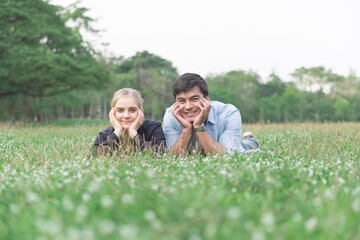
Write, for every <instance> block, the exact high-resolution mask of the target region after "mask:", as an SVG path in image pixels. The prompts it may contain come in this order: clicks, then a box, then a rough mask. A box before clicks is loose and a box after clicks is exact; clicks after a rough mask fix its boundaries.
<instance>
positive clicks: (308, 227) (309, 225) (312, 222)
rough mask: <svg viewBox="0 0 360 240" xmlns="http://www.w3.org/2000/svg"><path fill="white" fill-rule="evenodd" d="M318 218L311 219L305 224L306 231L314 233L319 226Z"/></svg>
mask: <svg viewBox="0 0 360 240" xmlns="http://www.w3.org/2000/svg"><path fill="white" fill-rule="evenodd" d="M317 222H318V220H317V218H316V217H312V218H309V219H308V220H307V221H306V222H305V229H306V230H307V231H312V230H314V228H315V227H316V225H317Z"/></svg>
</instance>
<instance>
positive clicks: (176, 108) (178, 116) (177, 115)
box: [171, 102, 192, 129]
mask: <svg viewBox="0 0 360 240" xmlns="http://www.w3.org/2000/svg"><path fill="white" fill-rule="evenodd" d="M181 110H182V109H181V108H180V103H178V102H175V103H174V105H173V106H172V108H171V113H172V114H173V115H174V117H175V118H176V119H177V120H178V121H179V123H180V124H181V125H182V126H183V127H184V129H192V124H191V122H189V121H187V120H186V119H185V118H183V116H182V115H181Z"/></svg>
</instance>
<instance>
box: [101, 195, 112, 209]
mask: <svg viewBox="0 0 360 240" xmlns="http://www.w3.org/2000/svg"><path fill="white" fill-rule="evenodd" d="M100 203H101V206H102V207H104V208H107V207H111V206H112V203H113V201H112V199H111V197H110V196H109V195H105V196H102V197H101V202H100Z"/></svg>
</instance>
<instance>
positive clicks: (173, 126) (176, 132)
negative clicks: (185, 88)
mask: <svg viewBox="0 0 360 240" xmlns="http://www.w3.org/2000/svg"><path fill="white" fill-rule="evenodd" d="M163 125H164V134H165V139H166V144H167V146H168V148H169V149H170V148H171V147H172V146H173V145H174V144H175V143H176V142H177V140H178V139H179V137H180V134H181V131H182V130H181V129H179V126H178V124H177V120H176V119H175V117H174V116H173V115H172V113H171V111H170V109H167V110H166V112H165V115H164V119H163Z"/></svg>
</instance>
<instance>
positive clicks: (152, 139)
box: [94, 120, 166, 153]
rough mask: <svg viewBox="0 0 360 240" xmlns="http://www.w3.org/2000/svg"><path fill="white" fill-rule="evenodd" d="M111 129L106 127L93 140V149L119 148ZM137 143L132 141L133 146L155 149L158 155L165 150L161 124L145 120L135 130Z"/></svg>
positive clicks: (116, 137)
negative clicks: (104, 147)
mask: <svg viewBox="0 0 360 240" xmlns="http://www.w3.org/2000/svg"><path fill="white" fill-rule="evenodd" d="M114 131H115V129H114V128H113V127H111V126H110V127H108V128H106V129H104V130H103V131H101V132H100V133H99V135H98V136H97V138H96V140H95V143H94V145H95V147H99V146H100V145H102V146H108V147H110V148H111V149H112V150H114V149H116V148H117V147H118V146H119V142H120V140H119V138H118V136H116V134H115V133H114ZM137 133H138V137H139V141H138V142H136V141H135V140H134V146H137V145H138V146H137V147H140V149H145V148H149V147H155V151H156V152H158V153H160V152H161V151H163V152H164V151H165V150H166V141H165V135H164V132H163V129H162V127H161V123H160V122H157V121H152V120H145V121H144V122H143V124H142V125H141V126H140V128H139V129H138V130H137Z"/></svg>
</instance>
